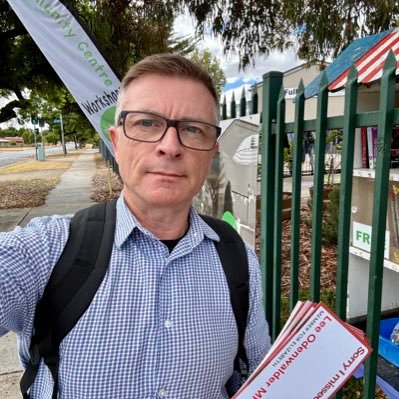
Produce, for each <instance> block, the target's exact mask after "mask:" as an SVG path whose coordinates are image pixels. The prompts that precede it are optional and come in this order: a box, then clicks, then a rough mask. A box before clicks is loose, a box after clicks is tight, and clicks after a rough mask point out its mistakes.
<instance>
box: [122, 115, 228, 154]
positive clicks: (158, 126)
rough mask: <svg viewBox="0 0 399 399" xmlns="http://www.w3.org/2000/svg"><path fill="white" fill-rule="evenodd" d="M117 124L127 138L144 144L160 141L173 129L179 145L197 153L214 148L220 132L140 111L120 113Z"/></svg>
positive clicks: (216, 127) (205, 126)
mask: <svg viewBox="0 0 399 399" xmlns="http://www.w3.org/2000/svg"><path fill="white" fill-rule="evenodd" d="M119 124H120V125H122V126H123V133H124V135H125V136H126V137H127V138H129V139H131V140H136V141H142V142H144V143H156V142H158V141H161V140H162V138H163V136H164V135H165V134H166V132H167V130H168V129H169V128H170V127H174V128H175V129H176V131H177V135H178V137H179V141H180V144H181V145H182V146H183V147H186V148H190V149H192V150H198V151H210V150H212V149H213V148H215V145H216V142H217V139H218V137H219V136H220V133H221V130H222V129H221V128H220V127H219V126H215V125H212V124H211V123H206V122H199V121H188V120H177V119H168V118H165V117H164V116H161V115H157V114H153V113H151V112H142V111H121V113H120V115H119Z"/></svg>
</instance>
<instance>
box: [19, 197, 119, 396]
mask: <svg viewBox="0 0 399 399" xmlns="http://www.w3.org/2000/svg"><path fill="white" fill-rule="evenodd" d="M115 221H116V200H113V201H108V202H105V203H100V204H96V205H94V206H92V207H90V208H87V209H83V210H81V211H79V212H77V213H76V214H75V215H74V216H73V218H72V220H71V225H70V231H69V237H68V241H67V244H66V246H65V248H64V250H63V252H62V254H61V257H60V259H59V260H58V262H57V264H56V267H54V269H53V271H52V273H51V276H50V279H49V281H48V283H47V286H46V288H45V290H44V293H43V296H42V298H41V300H40V301H39V303H38V305H37V308H36V313H35V319H34V334H33V336H32V339H31V344H30V348H29V352H30V363H29V364H28V366H27V368H26V370H25V373H24V375H23V376H22V379H21V382H20V387H21V392H22V394H23V397H24V398H29V395H28V390H29V388H30V387H31V385H32V384H33V382H34V380H35V378H36V375H37V372H38V370H39V365H40V360H41V358H43V360H44V362H45V364H46V365H47V366H48V368H49V369H50V372H51V375H52V377H53V380H54V390H53V396H52V398H53V399H56V398H57V392H58V364H59V356H58V347H59V345H60V343H61V341H62V339H63V338H64V337H65V336H66V335H67V334H68V333H69V331H70V330H71V329H72V328H73V327H74V326H75V324H76V323H77V322H78V320H79V319H80V317H81V316H82V315H83V314H84V312H85V311H86V310H87V308H88V307H89V306H90V303H91V302H92V300H93V298H94V295H95V294H96V292H97V290H98V288H99V287H100V284H101V282H102V280H103V278H104V276H105V273H106V271H107V268H108V264H109V259H110V257H111V252H112V246H113V242H114V233H115Z"/></svg>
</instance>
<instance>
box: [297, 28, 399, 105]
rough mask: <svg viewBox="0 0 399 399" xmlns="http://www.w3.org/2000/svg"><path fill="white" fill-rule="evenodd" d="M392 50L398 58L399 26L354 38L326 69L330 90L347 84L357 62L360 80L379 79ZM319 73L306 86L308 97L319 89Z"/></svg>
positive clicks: (366, 81) (367, 81) (371, 80)
mask: <svg viewBox="0 0 399 399" xmlns="http://www.w3.org/2000/svg"><path fill="white" fill-rule="evenodd" d="M391 49H392V50H393V51H394V54H395V56H396V58H397V59H398V58H399V29H398V28H396V29H389V30H386V31H384V32H380V33H377V34H375V35H370V36H366V37H362V38H360V39H357V40H354V41H353V42H352V43H351V44H350V45H349V46H348V47H347V48H346V49H345V50H344V51H343V52H342V53H341V54H340V55H339V56H338V57H337V58H336V59H335V60H334V61H333V62H332V63H331V64H330V65H329V66H328V67H327V68H326V69H325V72H326V74H327V78H328V84H329V86H328V88H329V90H330V91H336V90H340V89H342V88H343V87H345V84H346V79H347V76H348V73H349V70H350V68H351V66H352V65H353V64H355V66H356V69H357V70H358V82H359V83H370V82H373V81H376V80H378V79H379V78H380V77H381V74H382V67H383V64H384V61H385V59H386V57H387V54H388V52H389V50H391ZM321 76H322V73H320V74H319V75H318V76H317V77H316V78H315V79H314V80H313V81H312V82H310V83H309V84H308V85H307V86H306V88H305V97H306V98H309V97H313V96H314V95H316V94H317V92H318V91H319V86H320V80H321Z"/></svg>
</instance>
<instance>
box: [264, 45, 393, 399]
mask: <svg viewBox="0 0 399 399" xmlns="http://www.w3.org/2000/svg"><path fill="white" fill-rule="evenodd" d="M395 73H396V59H395V56H394V55H393V53H392V52H391V53H390V54H389V56H388V58H387V60H386V62H385V66H384V71H383V75H382V78H381V82H380V103H379V110H378V111H374V112H363V113H359V112H357V103H358V83H357V72H356V69H355V68H354V67H352V69H351V71H350V74H349V76H348V80H347V85H346V89H345V107H344V115H342V116H336V117H328V116H327V107H328V80H327V75H326V74H324V76H323V78H322V79H321V83H320V88H319V92H318V98H317V114H316V118H315V119H313V120H304V108H305V96H304V86H303V84H302V82H301V83H300V84H299V87H298V92H297V96H296V104H295V119H294V122H293V123H286V122H285V119H284V118H285V99H284V89H283V85H282V82H283V74H282V73H280V72H270V73H267V74H265V75H264V77H263V105H262V108H263V109H262V119H263V124H262V139H261V154H262V175H261V233H260V254H261V268H262V280H263V281H262V283H263V287H264V301H265V310H266V317H267V319H268V322H269V324H270V327H271V334H272V338H273V339H275V338H276V336H277V335H278V333H279V331H280V327H281V326H280V315H281V241H282V221H281V210H282V191H283V174H284V170H283V164H284V159H283V146H284V144H283V141H284V140H283V138H284V135H285V134H288V133H292V134H293V135H294V140H293V142H294V144H293V161H292V207H291V209H292V216H291V248H290V296H289V303H290V309H291V310H292V308H293V306H294V305H295V304H296V302H297V301H298V297H299V289H298V286H299V256H300V246H299V243H300V220H301V209H300V208H301V176H302V174H301V164H302V154H303V133H304V132H306V131H314V132H315V143H314V144H315V159H314V196H313V203H312V227H311V232H312V235H311V276H310V277H311V284H310V294H309V295H310V298H309V299H310V300H312V301H314V302H318V301H319V300H320V273H321V268H320V264H321V248H322V241H321V237H322V235H321V229H322V216H323V185H324V175H325V155H326V154H325V149H326V134H327V131H328V130H331V129H343V142H342V143H341V145H342V149H341V165H340V169H341V179H340V199H339V228H338V261H337V277H336V309H335V311H336V313H337V315H338V316H339V317H340V318H341V319H343V320H345V319H346V311H347V291H348V270H349V246H350V228H351V226H350V225H351V200H352V176H353V169H354V167H353V166H354V149H355V141H354V140H355V130H356V129H357V128H360V127H362V126H372V125H375V126H378V137H377V151H376V167H375V180H374V201H373V210H372V237H371V250H370V269H369V287H368V290H369V291H368V292H369V296H368V305H367V329H366V335H367V337H368V339H369V341H370V344H371V347H372V348H373V352H372V355H371V357H370V358H369V359H368V360H367V361H366V364H365V376H364V389H363V398H364V399H366V398H367V399H371V398H374V397H375V388H376V373H377V359H378V342H379V323H380V318H381V298H382V279H383V269H384V241H385V230H386V220H387V203H388V187H389V186H388V184H389V168H390V155H391V135H392V128H393V125H394V124H398V123H399V109H396V108H395V104H394V98H395V83H396V77H395ZM337 397H341V393H339V394H338V395H337Z"/></svg>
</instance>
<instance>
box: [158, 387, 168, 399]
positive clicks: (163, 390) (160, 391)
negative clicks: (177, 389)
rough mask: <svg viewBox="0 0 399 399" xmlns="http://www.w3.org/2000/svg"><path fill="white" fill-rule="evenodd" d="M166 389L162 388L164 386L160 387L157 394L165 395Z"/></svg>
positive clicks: (161, 396) (162, 396)
mask: <svg viewBox="0 0 399 399" xmlns="http://www.w3.org/2000/svg"><path fill="white" fill-rule="evenodd" d="M166 393H167V392H166V389H164V388H161V389H160V390H159V391H158V396H159V397H160V398H164V397H165V396H166Z"/></svg>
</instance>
